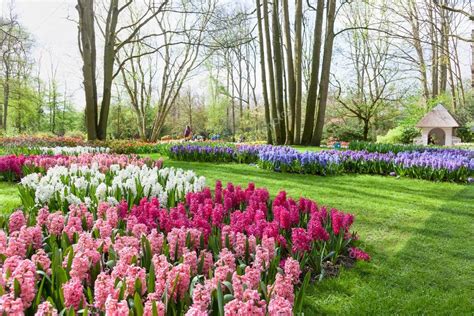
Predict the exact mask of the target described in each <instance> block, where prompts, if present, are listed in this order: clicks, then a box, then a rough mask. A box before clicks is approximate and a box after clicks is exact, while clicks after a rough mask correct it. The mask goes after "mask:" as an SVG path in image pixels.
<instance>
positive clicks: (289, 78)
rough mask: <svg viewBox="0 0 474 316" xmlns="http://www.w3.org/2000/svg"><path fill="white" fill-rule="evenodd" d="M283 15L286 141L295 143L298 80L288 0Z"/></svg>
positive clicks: (284, 1) (285, 2)
mask: <svg viewBox="0 0 474 316" xmlns="http://www.w3.org/2000/svg"><path fill="white" fill-rule="evenodd" d="M283 17H284V27H283V30H284V34H285V44H286V45H285V46H286V47H285V49H286V67H287V72H286V82H287V89H288V108H289V112H290V117H289V118H288V129H287V130H288V135H286V143H287V144H290V145H291V144H293V141H294V130H295V105H296V82H295V70H294V68H293V67H294V64H293V52H292V45H291V29H290V16H289V13H288V0H283Z"/></svg>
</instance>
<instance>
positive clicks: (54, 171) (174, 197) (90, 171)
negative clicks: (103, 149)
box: [20, 164, 206, 208]
mask: <svg viewBox="0 0 474 316" xmlns="http://www.w3.org/2000/svg"><path fill="white" fill-rule="evenodd" d="M205 182H206V179H205V178H204V177H198V176H196V174H195V173H194V172H193V171H192V170H186V171H185V170H182V169H175V168H164V169H158V168H157V167H148V166H146V165H144V166H141V167H139V166H135V165H128V166H126V167H124V168H121V167H120V166H119V165H112V166H111V167H110V169H109V171H107V172H105V173H103V172H101V171H100V170H99V168H98V166H97V165H96V164H94V165H92V166H91V167H88V166H79V165H75V164H73V165H71V166H70V167H69V168H68V167H64V166H56V167H53V168H50V169H48V171H47V173H46V174H45V175H44V176H41V175H40V174H36V173H35V174H30V175H27V176H26V177H24V178H22V179H21V183H20V194H21V196H22V199H23V201H24V202H27V201H30V202H31V203H27V204H32V203H33V201H34V204H35V205H34V206H42V205H44V204H49V205H53V206H55V207H58V208H60V207H63V206H64V205H65V204H78V203H82V202H84V203H86V204H88V206H96V205H97V204H98V203H99V202H102V201H108V202H110V203H112V204H115V203H118V202H120V201H121V200H122V199H125V200H126V201H127V202H128V203H129V204H137V203H138V201H139V200H140V199H142V198H143V197H147V198H151V197H157V198H158V200H159V201H160V204H161V205H169V204H174V203H175V202H177V201H182V200H183V199H184V198H185V196H186V194H187V193H188V192H197V191H200V190H202V189H203V188H204V187H205ZM30 206H31V207H32V206H33V205H30Z"/></svg>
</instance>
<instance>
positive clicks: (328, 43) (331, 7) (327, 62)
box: [311, 0, 336, 146]
mask: <svg viewBox="0 0 474 316" xmlns="http://www.w3.org/2000/svg"><path fill="white" fill-rule="evenodd" d="M335 19H336V0H328V9H327V26H326V40H325V42H324V55H323V64H322V68H321V82H320V85H319V109H318V116H317V118H316V126H315V127H314V132H313V137H312V139H311V144H312V145H314V146H319V145H321V138H322V136H323V127H324V119H325V115H326V105H327V101H328V90H329V75H330V73H331V61H332V49H333V43H334V36H335V35H334V21H335Z"/></svg>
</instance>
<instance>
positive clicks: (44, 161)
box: [0, 153, 162, 181]
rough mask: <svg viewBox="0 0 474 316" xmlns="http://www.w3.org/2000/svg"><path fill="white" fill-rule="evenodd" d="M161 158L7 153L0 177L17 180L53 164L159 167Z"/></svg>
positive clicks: (106, 167)
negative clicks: (154, 159)
mask: <svg viewBox="0 0 474 316" xmlns="http://www.w3.org/2000/svg"><path fill="white" fill-rule="evenodd" d="M161 164H162V160H156V161H153V160H151V159H149V158H139V157H138V156H136V155H129V156H127V155H115V154H89V153H86V154H80V155H78V156H75V155H72V156H65V155H54V156H50V155H31V156H23V155H18V156H17V155H8V156H1V157H0V178H3V179H4V180H6V181H18V180H19V179H20V178H21V177H23V176H25V175H28V174H31V173H42V174H44V173H45V172H46V171H47V170H48V169H50V168H52V167H55V166H65V167H69V166H71V165H78V166H89V167H90V166H93V165H96V166H97V168H98V169H99V170H107V169H109V168H110V166H111V165H120V166H121V167H125V166H127V165H135V166H143V165H147V166H153V165H154V166H157V167H161Z"/></svg>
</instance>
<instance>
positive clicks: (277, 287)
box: [267, 273, 295, 304]
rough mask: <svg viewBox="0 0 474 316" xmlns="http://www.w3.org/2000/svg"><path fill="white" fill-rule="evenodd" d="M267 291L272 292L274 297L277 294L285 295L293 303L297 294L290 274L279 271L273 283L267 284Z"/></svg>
mask: <svg viewBox="0 0 474 316" xmlns="http://www.w3.org/2000/svg"><path fill="white" fill-rule="evenodd" d="M267 292H268V293H272V298H274V297H276V296H280V297H283V298H284V299H286V300H288V301H289V302H290V303H292V304H293V301H294V299H295V294H294V293H293V284H292V282H291V278H290V277H289V276H285V275H283V274H281V273H278V274H277V275H276V278H275V282H274V283H273V285H268V286H267Z"/></svg>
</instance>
